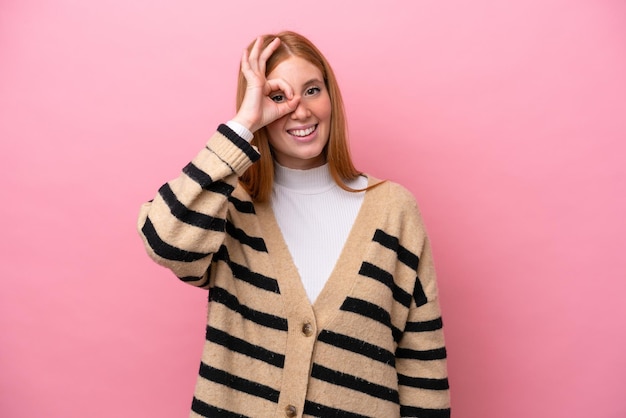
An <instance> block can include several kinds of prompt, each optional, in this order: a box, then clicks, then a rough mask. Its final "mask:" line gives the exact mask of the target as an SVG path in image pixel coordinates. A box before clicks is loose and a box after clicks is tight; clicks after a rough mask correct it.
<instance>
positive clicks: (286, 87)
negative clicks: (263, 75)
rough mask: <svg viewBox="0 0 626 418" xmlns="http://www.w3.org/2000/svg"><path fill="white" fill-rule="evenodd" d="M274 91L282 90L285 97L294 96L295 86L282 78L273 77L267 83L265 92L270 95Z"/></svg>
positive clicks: (290, 97)
mask: <svg viewBox="0 0 626 418" xmlns="http://www.w3.org/2000/svg"><path fill="white" fill-rule="evenodd" d="M273 92H282V93H283V94H284V96H285V99H292V98H293V87H291V85H290V84H289V83H287V82H286V81H285V80H283V79H282V78H272V79H270V80H267V82H266V83H265V88H264V91H263V94H265V95H269V94H271V93H273Z"/></svg>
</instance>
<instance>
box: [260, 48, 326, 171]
mask: <svg viewBox="0 0 626 418" xmlns="http://www.w3.org/2000/svg"><path fill="white" fill-rule="evenodd" d="M267 78H268V79H273V78H282V79H283V80H285V81H286V82H287V83H289V85H291V87H292V88H293V92H294V96H299V97H300V103H299V104H298V107H297V108H296V110H294V111H293V112H291V113H289V114H287V115H285V116H283V117H282V118H280V119H277V120H275V121H274V122H272V123H270V124H269V125H267V132H268V135H269V142H270V145H271V147H272V151H273V154H274V158H275V159H276V161H277V162H278V164H280V165H282V166H284V167H287V168H295V169H300V170H306V169H309V168H314V167H319V166H321V165H323V164H324V163H326V157H325V156H324V154H323V150H324V147H325V146H326V143H327V142H328V137H329V135H330V118H331V113H332V112H331V104H330V96H329V95H328V90H327V89H326V85H325V84H324V77H322V73H321V71H320V70H319V69H318V68H317V67H316V66H315V65H313V64H311V63H310V62H309V61H307V60H305V59H303V58H300V57H291V58H288V59H286V60H285V61H283V62H281V63H280V64H278V65H277V66H276V68H274V70H273V71H272V72H271V73H269V74H268V75H267ZM270 98H271V99H272V100H274V101H277V102H279V101H282V100H285V96H284V93H283V92H280V91H277V92H272V93H271V94H270Z"/></svg>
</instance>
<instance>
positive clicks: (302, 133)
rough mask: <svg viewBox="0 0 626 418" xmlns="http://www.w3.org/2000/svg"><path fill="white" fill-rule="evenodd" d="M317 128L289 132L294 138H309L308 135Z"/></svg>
mask: <svg viewBox="0 0 626 418" xmlns="http://www.w3.org/2000/svg"><path fill="white" fill-rule="evenodd" d="M316 126H317V125H316ZM316 126H311V127H310V128H307V129H293V130H290V131H288V132H289V133H290V134H291V135H294V136H307V135H310V134H311V133H312V132H313V131H314V130H315V127H316Z"/></svg>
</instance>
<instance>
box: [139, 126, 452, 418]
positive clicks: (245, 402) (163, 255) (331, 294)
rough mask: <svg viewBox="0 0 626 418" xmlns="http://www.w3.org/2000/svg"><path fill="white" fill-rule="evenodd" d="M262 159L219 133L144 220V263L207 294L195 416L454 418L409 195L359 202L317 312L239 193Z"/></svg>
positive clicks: (426, 253)
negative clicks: (244, 175) (248, 173)
mask: <svg viewBox="0 0 626 418" xmlns="http://www.w3.org/2000/svg"><path fill="white" fill-rule="evenodd" d="M258 157H259V155H258V153H257V151H256V149H255V148H254V147H252V146H250V145H249V144H248V143H247V142H246V141H244V140H243V139H241V138H240V137H238V136H237V135H236V134H235V133H234V132H232V131H231V130H230V129H229V128H228V127H226V126H225V125H220V127H219V128H218V132H217V133H215V134H214V135H213V137H212V138H211V139H210V140H209V141H208V143H207V146H206V148H205V149H203V150H202V151H200V153H199V154H198V155H197V156H196V158H195V159H194V160H193V161H192V162H191V163H190V164H189V165H188V166H187V167H185V169H183V173H181V175H180V176H179V177H178V178H177V179H175V180H172V181H171V182H169V183H167V184H165V185H163V186H162V187H161V189H159V193H158V195H157V196H156V197H155V198H154V200H153V201H150V202H147V203H145V204H144V205H143V206H142V208H141V213H140V216H139V221H138V228H139V231H140V234H141V236H142V238H143V240H144V243H145V246H146V249H147V252H148V254H149V255H150V256H151V257H152V258H153V259H154V260H155V261H156V262H157V263H159V264H161V265H163V266H165V267H167V268H169V269H171V270H172V271H173V272H174V274H176V276H178V277H179V278H180V279H181V280H183V281H185V282H187V283H189V284H192V285H195V286H199V287H202V288H208V289H210V291H209V312H210V313H209V314H208V316H207V334H206V342H205V346H204V352H203V355H202V361H201V366H200V375H199V377H198V381H197V385H196V390H195V394H194V399H193V403H192V412H191V416H192V417H198V416H204V417H285V416H286V417H302V416H305V417H308V416H316V417H355V418H356V417H381V418H391V417H400V416H402V417H428V418H430V417H436V418H443V417H449V416H450V409H449V389H448V380H447V371H446V350H445V345H444V339H443V330H442V323H441V315H440V311H439V305H438V300H437V285H436V279H435V272H434V268H433V263H432V257H431V251H430V245H429V242H428V238H427V236H426V233H425V230H424V227H423V224H422V220H421V217H420V214H419V211H418V209H417V206H416V204H415V200H414V199H413V197H412V196H411V194H410V193H409V192H408V191H406V190H405V189H404V188H402V187H401V186H399V185H397V184H394V183H392V182H385V183H383V184H381V185H379V186H378V187H375V188H373V189H371V190H369V191H367V192H366V194H365V198H364V201H363V204H362V207H361V210H360V212H359V214H358V216H357V218H356V220H355V223H354V226H353V228H352V230H351V232H350V235H349V237H348V239H347V241H346V244H345V246H344V248H343V251H342V253H341V255H340V258H339V260H338V261H337V264H336V266H335V268H334V270H333V272H332V274H331V276H330V277H329V279H328V281H327V283H326V286H325V287H324V289H323V290H322V292H321V294H320V295H319V297H318V298H317V299H316V302H315V303H314V304H313V305H311V303H310V302H309V299H308V298H307V295H306V292H305V289H304V287H303V285H302V283H301V281H300V278H299V276H298V271H297V269H296V267H295V265H294V264H293V261H292V260H291V256H290V254H289V250H288V249H287V247H286V245H285V242H284V240H283V238H282V235H281V233H280V229H279V227H278V225H277V223H276V219H275V218H274V215H273V213H272V210H271V206H270V205H269V204H258V203H252V201H251V199H250V197H249V196H248V194H247V193H246V192H245V191H244V190H243V188H242V187H241V186H240V185H238V176H239V175H241V174H242V173H243V172H244V171H245V170H246V169H247V168H248V167H249V166H250V165H251V164H253V162H254V161H256V160H257V159H258ZM369 181H370V184H373V183H374V182H375V181H376V180H374V179H372V178H370V180H369Z"/></svg>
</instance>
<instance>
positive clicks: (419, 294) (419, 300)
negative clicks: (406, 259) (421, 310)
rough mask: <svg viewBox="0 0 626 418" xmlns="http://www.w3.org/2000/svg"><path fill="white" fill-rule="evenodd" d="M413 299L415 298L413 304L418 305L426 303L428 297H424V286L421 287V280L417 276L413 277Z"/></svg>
mask: <svg viewBox="0 0 626 418" xmlns="http://www.w3.org/2000/svg"><path fill="white" fill-rule="evenodd" d="M413 299H414V300H415V306H417V307H420V306H423V305H426V303H427V302H428V299H427V298H426V294H425V293H424V288H423V287H422V282H421V281H420V278H419V277H416V278H415V287H414V288H413Z"/></svg>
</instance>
